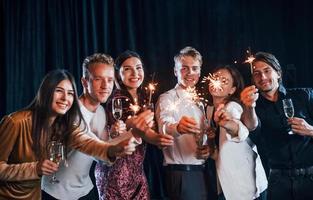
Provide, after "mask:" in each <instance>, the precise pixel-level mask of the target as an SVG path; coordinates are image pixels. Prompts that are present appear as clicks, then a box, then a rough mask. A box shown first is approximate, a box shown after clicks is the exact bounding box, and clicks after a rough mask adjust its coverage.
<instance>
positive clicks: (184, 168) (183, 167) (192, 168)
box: [165, 164, 205, 171]
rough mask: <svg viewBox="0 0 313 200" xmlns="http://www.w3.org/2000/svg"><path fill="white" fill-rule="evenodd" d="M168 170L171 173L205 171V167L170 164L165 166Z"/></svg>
mask: <svg viewBox="0 0 313 200" xmlns="http://www.w3.org/2000/svg"><path fill="white" fill-rule="evenodd" d="M165 169H166V170H170V171H203V170H204V169H205V165H178V164H173V165H172V164H170V165H166V166H165Z"/></svg>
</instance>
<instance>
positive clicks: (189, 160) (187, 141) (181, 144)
mask: <svg viewBox="0 0 313 200" xmlns="http://www.w3.org/2000/svg"><path fill="white" fill-rule="evenodd" d="M183 116H188V117H193V118H194V119H195V120H196V121H197V122H198V124H199V125H200V127H202V126H203V119H204V114H203V111H201V110H200V109H199V107H198V106H197V105H196V103H195V102H194V101H192V99H191V98H190V94H189V93H188V92H187V91H186V90H185V89H183V88H182V87H181V86H179V85H176V86H175V88H173V89H171V90H169V91H167V92H165V93H163V94H162V95H161V96H160V97H159V100H158V103H157V109H156V119H157V122H158V126H159V132H160V133H161V134H166V133H167V134H171V135H173V136H174V144H173V146H169V147H166V148H163V155H164V163H163V164H164V165H168V164H189V165H200V164H203V163H204V160H202V159H197V158H196V154H195V153H196V148H197V144H196V141H195V137H194V135H193V134H182V135H181V134H180V133H178V132H177V125H178V122H179V120H180V119H181V118H182V117H183Z"/></svg>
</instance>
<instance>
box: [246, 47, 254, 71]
mask: <svg viewBox="0 0 313 200" xmlns="http://www.w3.org/2000/svg"><path fill="white" fill-rule="evenodd" d="M246 53H247V55H248V57H247V59H246V60H245V61H244V63H249V64H250V72H251V74H252V73H253V66H252V62H253V61H254V59H255V57H254V56H253V55H252V53H251V50H250V47H249V49H247V51H246Z"/></svg>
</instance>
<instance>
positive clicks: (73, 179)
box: [41, 104, 108, 200]
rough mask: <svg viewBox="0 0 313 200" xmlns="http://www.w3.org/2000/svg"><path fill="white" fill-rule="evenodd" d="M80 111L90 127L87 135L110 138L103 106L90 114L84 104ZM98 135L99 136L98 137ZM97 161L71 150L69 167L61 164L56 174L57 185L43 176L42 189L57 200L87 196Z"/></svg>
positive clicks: (68, 160)
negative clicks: (91, 172)
mask: <svg viewBox="0 0 313 200" xmlns="http://www.w3.org/2000/svg"><path fill="white" fill-rule="evenodd" d="M80 109H81V112H82V114H83V117H84V119H85V121H86V124H87V126H88V132H87V134H88V135H90V136H92V137H94V138H97V136H99V137H101V138H102V139H106V138H108V136H107V135H108V134H107V132H106V114H105V111H104V109H103V107H102V106H98V108H97V110H96V112H90V111H89V110H88V109H87V108H86V107H85V106H84V105H83V104H80ZM96 135H97V136H96ZM94 160H95V159H94V158H93V157H91V156H89V155H86V154H84V153H81V152H79V151H77V150H71V151H70V152H69V153H68V155H67V163H68V167H65V166H64V162H62V163H61V164H60V167H59V170H58V171H57V173H56V177H57V179H58V180H59V181H60V182H59V183H57V184H51V183H50V179H51V176H43V178H42V182H41V189H42V190H44V191H45V192H46V193H48V194H49V195H51V196H53V197H55V198H57V199H67V200H75V199H79V198H80V197H82V196H85V195H87V194H88V193H89V192H90V191H91V189H92V188H93V184H92V181H91V179H90V177H89V170H90V167H91V165H92V162H93V161H94Z"/></svg>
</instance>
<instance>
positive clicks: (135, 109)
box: [129, 98, 140, 115]
mask: <svg viewBox="0 0 313 200" xmlns="http://www.w3.org/2000/svg"><path fill="white" fill-rule="evenodd" d="M129 108H130V109H131V110H132V111H133V112H134V115H136V114H137V112H138V111H139V110H140V106H139V105H138V102H137V99H136V98H134V104H130V106H129Z"/></svg>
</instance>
